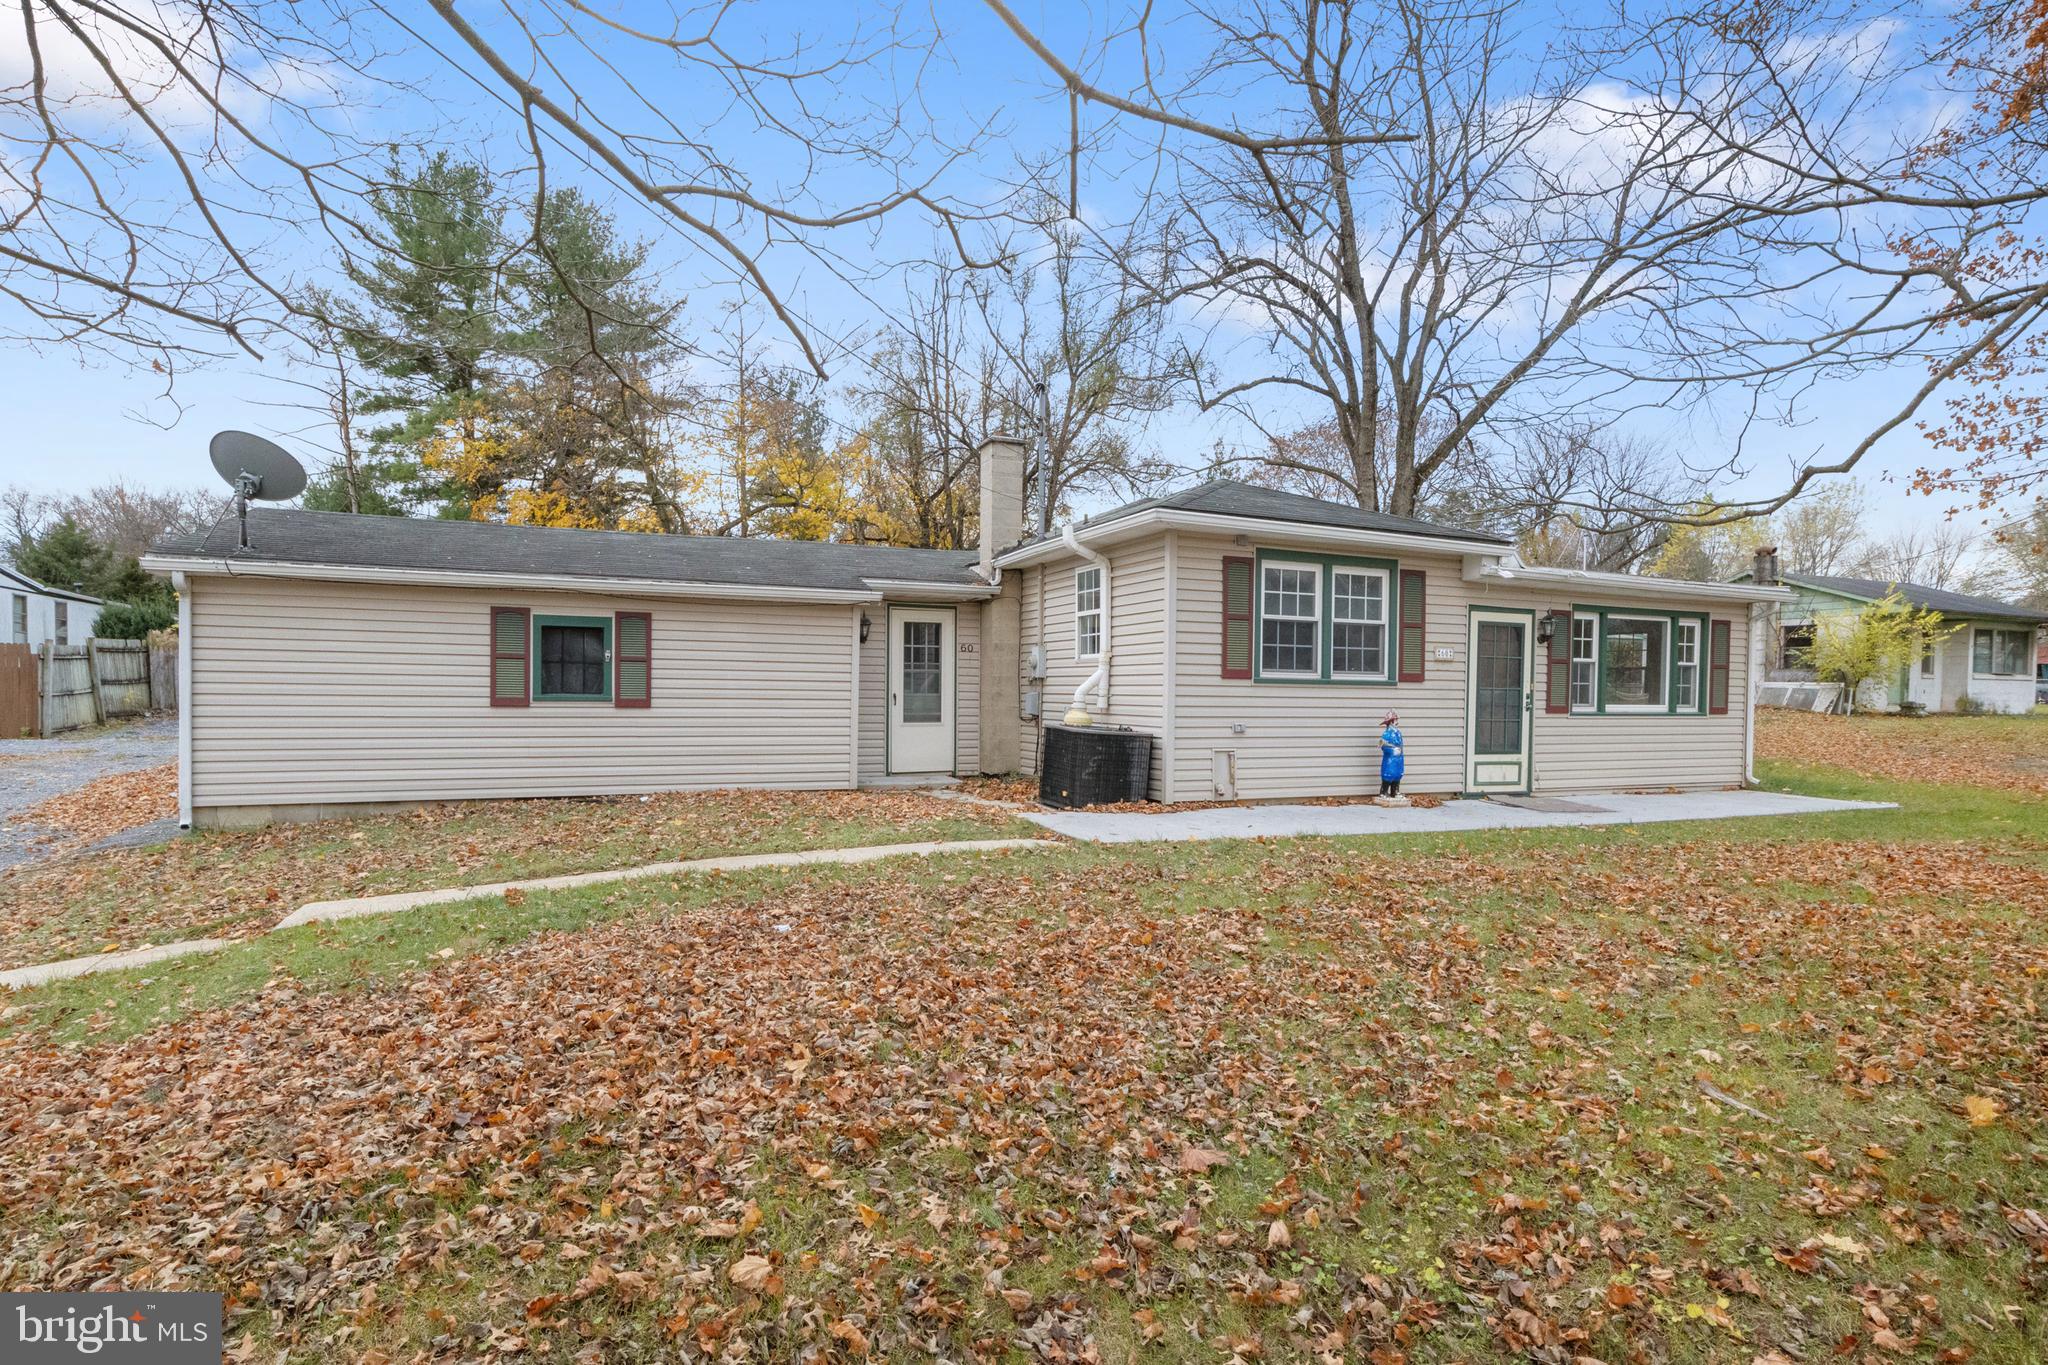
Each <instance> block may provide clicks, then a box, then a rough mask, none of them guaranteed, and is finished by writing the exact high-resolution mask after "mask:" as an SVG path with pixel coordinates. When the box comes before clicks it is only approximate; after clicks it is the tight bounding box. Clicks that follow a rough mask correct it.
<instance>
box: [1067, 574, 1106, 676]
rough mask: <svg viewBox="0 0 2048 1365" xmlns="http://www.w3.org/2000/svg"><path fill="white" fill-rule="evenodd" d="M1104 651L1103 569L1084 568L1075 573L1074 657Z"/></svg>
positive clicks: (1089, 656) (1084, 657) (1087, 656)
mask: <svg viewBox="0 0 2048 1365" xmlns="http://www.w3.org/2000/svg"><path fill="white" fill-rule="evenodd" d="M1101 652H1102V570H1101V569H1082V570H1080V571H1079V572H1077V573H1076V574H1075V575H1074V657H1075V658H1077V659H1092V658H1094V657H1095V656H1096V655H1098V654H1100V653H1101Z"/></svg>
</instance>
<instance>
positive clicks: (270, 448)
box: [207, 431, 306, 550]
mask: <svg viewBox="0 0 2048 1365" xmlns="http://www.w3.org/2000/svg"><path fill="white" fill-rule="evenodd" d="M207 454H208V455H209V456H210V457H211V458H212V460H213V468H214V472H215V473H217V474H219V475H220V476H221V478H223V479H224V480H226V481H227V484H228V486H229V487H230V488H232V489H234V490H235V511H236V512H237V513H239V514H240V516H241V519H242V548H243V549H245V550H246V549H248V548H249V499H251V498H260V499H262V500H263V501H264V502H289V501H290V500H291V499H293V498H296V497H297V496H298V495H299V494H301V493H303V492H305V491H306V471H305V468H304V467H303V466H302V465H300V464H299V462H298V461H297V460H294V459H293V458H292V457H291V456H290V455H288V454H286V453H285V450H284V448H283V447H282V446H280V445H278V443H277V442H275V441H271V440H266V439H264V438H263V437H261V436H256V435H252V434H251V433H249V432H246V431H223V432H221V433H219V434H218V435H216V436H215V437H214V438H213V441H212V442H211V443H210V444H209V445H208V446H207Z"/></svg>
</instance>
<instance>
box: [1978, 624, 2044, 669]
mask: <svg viewBox="0 0 2048 1365" xmlns="http://www.w3.org/2000/svg"><path fill="white" fill-rule="evenodd" d="M2033 642H2034V632H2032V631H2031V630H1987V629H1986V628H1984V627H1982V626H1979V627H1978V628H1977V632H1976V635H1975V637H1974V638H1972V639H1971V641H1970V671H1971V672H1972V673H1977V674H1983V675H1988V676H1991V677H1997V678H2017V677H2019V676H2021V675H2022V674H2024V673H2025V672H2026V671H2027V664H2028V663H2029V662H2030V660H2029V658H2028V656H2029V655H2030V654H2032V653H2033V650H2032V645H2033Z"/></svg>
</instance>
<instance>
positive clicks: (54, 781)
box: [0, 716, 178, 868]
mask: <svg viewBox="0 0 2048 1365" xmlns="http://www.w3.org/2000/svg"><path fill="white" fill-rule="evenodd" d="M177 757H178V718H177V717H176V716H160V717H157V718H154V719H151V720H145V721H140V722H137V723H136V724H133V725H115V726H110V727H107V728H106V729H101V730H91V731H87V732H84V733H81V734H77V735H60V736H58V737H57V738H56V739H0V868H4V867H13V866H14V865H16V864H17V863H25V862H28V861H29V860H30V859H31V858H33V857H35V856H36V851H35V849H34V847H33V846H32V844H31V835H32V834H33V833H34V832H35V831H34V827H33V826H30V825H26V824H18V823H12V822H10V821H9V819H8V817H9V816H11V815H13V814H15V813H16V812H17V811H23V810H27V809H28V808H29V807H30V806H33V805H36V804H38V803H40V802H43V801H47V800H49V799H50V798H51V797H53V796H57V795H59V794H61V793H63V792H67V791H71V790H74V789H75V788H78V787H82V786H84V785H85V784H86V783H88V782H90V781H92V780H93V779H94V778H98V777H105V776H106V775H107V774H109V773H125V772H133V771H134V770H135V769H137V768H154V767H156V766H157V765H158V764H159V763H172V762H175V761H176V760H177Z"/></svg>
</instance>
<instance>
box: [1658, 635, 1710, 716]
mask: <svg viewBox="0 0 2048 1365" xmlns="http://www.w3.org/2000/svg"><path fill="white" fill-rule="evenodd" d="M1688 634H1690V635H1691V636H1692V662H1691V663H1689V664H1688V663H1683V662H1681V661H1680V660H1679V657H1678V646H1679V642H1680V641H1681V640H1683V639H1684V638H1685V637H1686V636H1687V635H1688ZM1705 645H1706V630H1705V629H1704V627H1703V626H1702V625H1701V623H1700V621H1699V620H1698V619H1697V618H1695V617H1689V616H1682V617H1680V618H1678V619H1677V620H1675V621H1673V622H1672V623H1671V673H1670V677H1669V678H1668V679H1667V680H1666V687H1667V688H1668V696H1669V697H1670V700H1671V707H1670V709H1671V711H1672V712H1673V713H1674V714H1677V715H1681V716H1696V715H1698V714H1699V713H1700V712H1702V711H1704V710H1706V703H1707V694H1706V676H1707V670H1706V658H1705V654H1706V649H1705ZM1688 668H1689V669H1691V670H1692V702H1691V703H1690V704H1689V705H1682V704H1680V702H1679V700H1678V676H1679V672H1680V671H1681V670H1683V669H1688Z"/></svg>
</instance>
